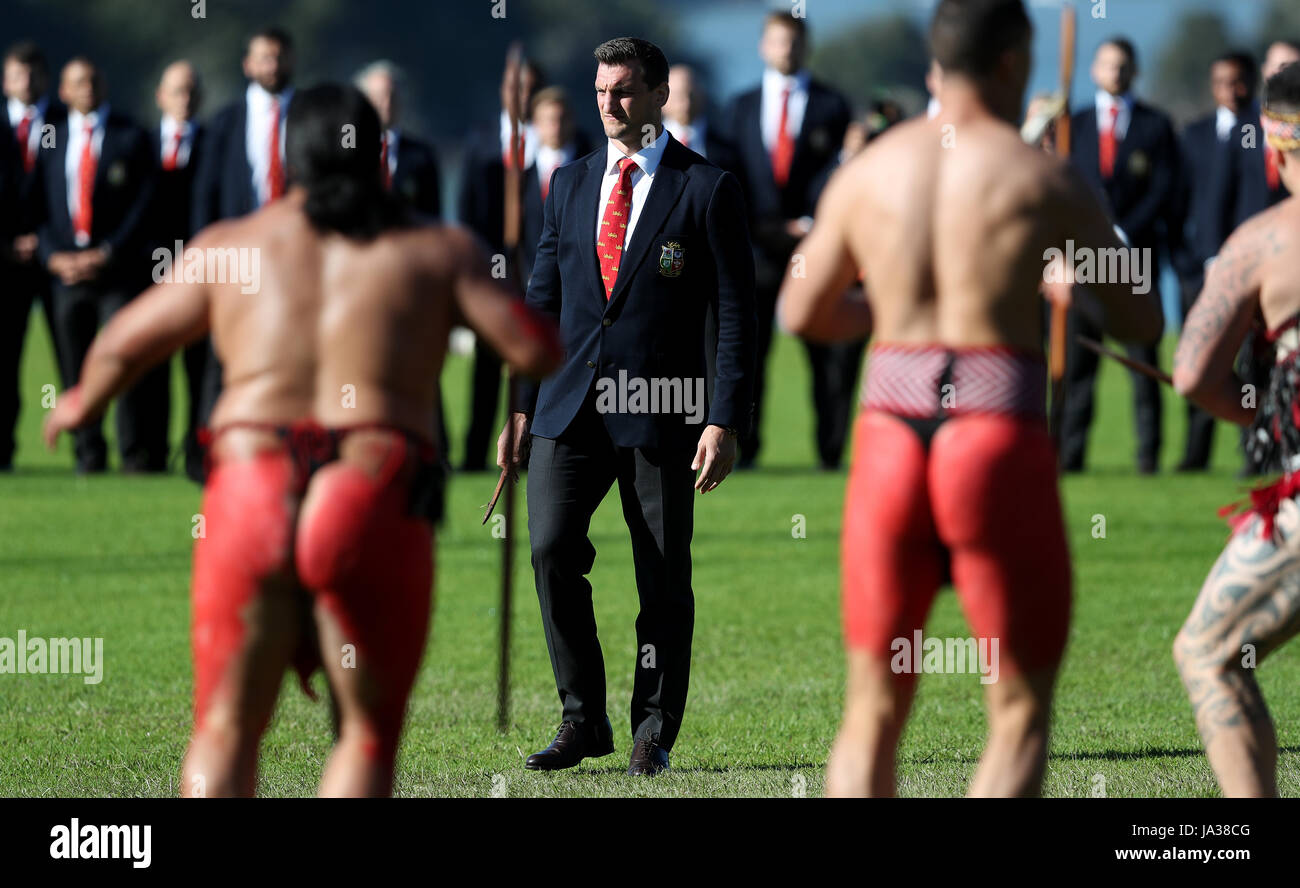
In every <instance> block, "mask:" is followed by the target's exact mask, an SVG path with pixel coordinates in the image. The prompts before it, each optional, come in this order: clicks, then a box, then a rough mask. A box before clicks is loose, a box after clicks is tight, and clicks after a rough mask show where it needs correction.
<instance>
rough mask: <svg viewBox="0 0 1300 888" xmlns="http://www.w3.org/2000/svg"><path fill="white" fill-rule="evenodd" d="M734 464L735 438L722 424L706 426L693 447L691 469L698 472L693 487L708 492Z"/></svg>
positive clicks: (729, 471) (729, 472)
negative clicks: (693, 454) (698, 441)
mask: <svg viewBox="0 0 1300 888" xmlns="http://www.w3.org/2000/svg"><path fill="white" fill-rule="evenodd" d="M735 464H736V439H735V438H733V437H732V436H731V435H729V434H727V430H726V429H724V428H723V427H722V426H716V425H711V426H706V427H705V429H704V434H702V435H700V443H699V444H698V445H697V446H696V448H695V461H694V462H692V463H691V470H692V471H698V472H699V473H700V474H699V475H698V476H696V478H695V489H696V490H698V491H699V492H700V493H708V492H709V491H710V490H712V489H713V488H715V487H717V486H718V485H719V484H721V483H722V479H723V478H725V477H727V476H728V475H730V474H731V468H732V466H734V465H735Z"/></svg>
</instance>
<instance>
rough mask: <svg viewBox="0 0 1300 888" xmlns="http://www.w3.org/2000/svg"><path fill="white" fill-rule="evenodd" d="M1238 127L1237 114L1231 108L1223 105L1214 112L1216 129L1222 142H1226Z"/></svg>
mask: <svg viewBox="0 0 1300 888" xmlns="http://www.w3.org/2000/svg"><path fill="white" fill-rule="evenodd" d="M1236 128H1237V115H1236V113H1235V112H1234V111H1233V110H1232V109H1231V108H1225V107H1223V106H1222V105H1220V106H1219V107H1218V110H1216V111H1215V112H1214V131H1215V133H1216V134H1217V135H1218V137H1219V141H1220V142H1226V141H1228V139H1229V138H1230V137H1231V136H1232V131H1233V130H1235V129H1236Z"/></svg>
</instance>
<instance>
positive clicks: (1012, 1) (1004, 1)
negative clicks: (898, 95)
mask: <svg viewBox="0 0 1300 888" xmlns="http://www.w3.org/2000/svg"><path fill="white" fill-rule="evenodd" d="M1033 33H1034V26H1033V24H1032V23H1031V22H1030V21H1029V16H1028V15H1027V14H1026V13H1025V4H1024V3H1023V2H1022V0H941V2H940V3H939V7H938V8H937V9H936V10H935V11H934V19H933V21H932V22H931V23H930V54H931V55H932V56H934V58H935V60H936V61H937V62H938V63H939V67H941V68H943V70H944V71H950V72H953V73H958V74H969V75H972V76H975V77H982V76H984V75H985V74H988V73H989V72H990V71H992V70H993V66H994V65H996V64H997V61H998V59H999V57H1001V55H1002V54H1003V53H1004V52H1006V51H1007V50H1008V49H1011V48H1013V47H1016V46H1019V45H1021V44H1022V43H1027V42H1028V41H1029V38H1030V37H1031V36H1032V35H1033Z"/></svg>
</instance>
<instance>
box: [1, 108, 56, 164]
mask: <svg viewBox="0 0 1300 888" xmlns="http://www.w3.org/2000/svg"><path fill="white" fill-rule="evenodd" d="M49 104H50V103H49V99H41V100H40V101H39V102H37V103H36V104H35V105H26V104H24V103H22V102H20V101H18V100H17V99H10V100H9V101H8V102H7V106H8V111H9V126H10V128H11V129H13V131H14V133H15V135H16V134H17V133H18V125H19V124H20V123H22V122H23V118H24V117H26V116H27V112H28V111H29V110H30V111H31V112H32V127H31V129H30V130H29V131H28V133H27V150H28V151H30V152H32V153H33V154H34V153H35V152H36V151H37V150H38V149H39V148H40V147H41V126H42V125H43V124H44V123H45V109H46V108H48V107H49Z"/></svg>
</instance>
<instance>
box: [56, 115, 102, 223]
mask: <svg viewBox="0 0 1300 888" xmlns="http://www.w3.org/2000/svg"><path fill="white" fill-rule="evenodd" d="M106 120H108V103H107V102H105V103H104V104H102V105H100V106H99V107H98V108H96V109H95V110H94V111H91V112H90V113H89V114H82V113H81V112H80V111H75V110H73V109H71V108H69V109H68V151H67V154H66V155H65V156H64V160H63V172H64V175H65V176H66V178H67V196H68V218H70V219H72V222H73V226H74V228H75V226H76V222H77V209H78V207H79V206H80V204H81V159H82V155H83V154H84V153H85V150H86V131H87V127H89V130H90V153H91V156H92V157H94V159H95V163H96V164H97V165H98V163H99V158H100V157H101V155H102V152H103V150H104V122H105V121H106ZM92 189H93V184H92ZM86 197H87V200H93V198H94V194H93V191H92V193H91V194H89V195H87V196H86ZM89 244H90V237H89V236H87V235H84V233H81V232H78V233H77V246H79V247H84V246H87V245H89Z"/></svg>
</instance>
